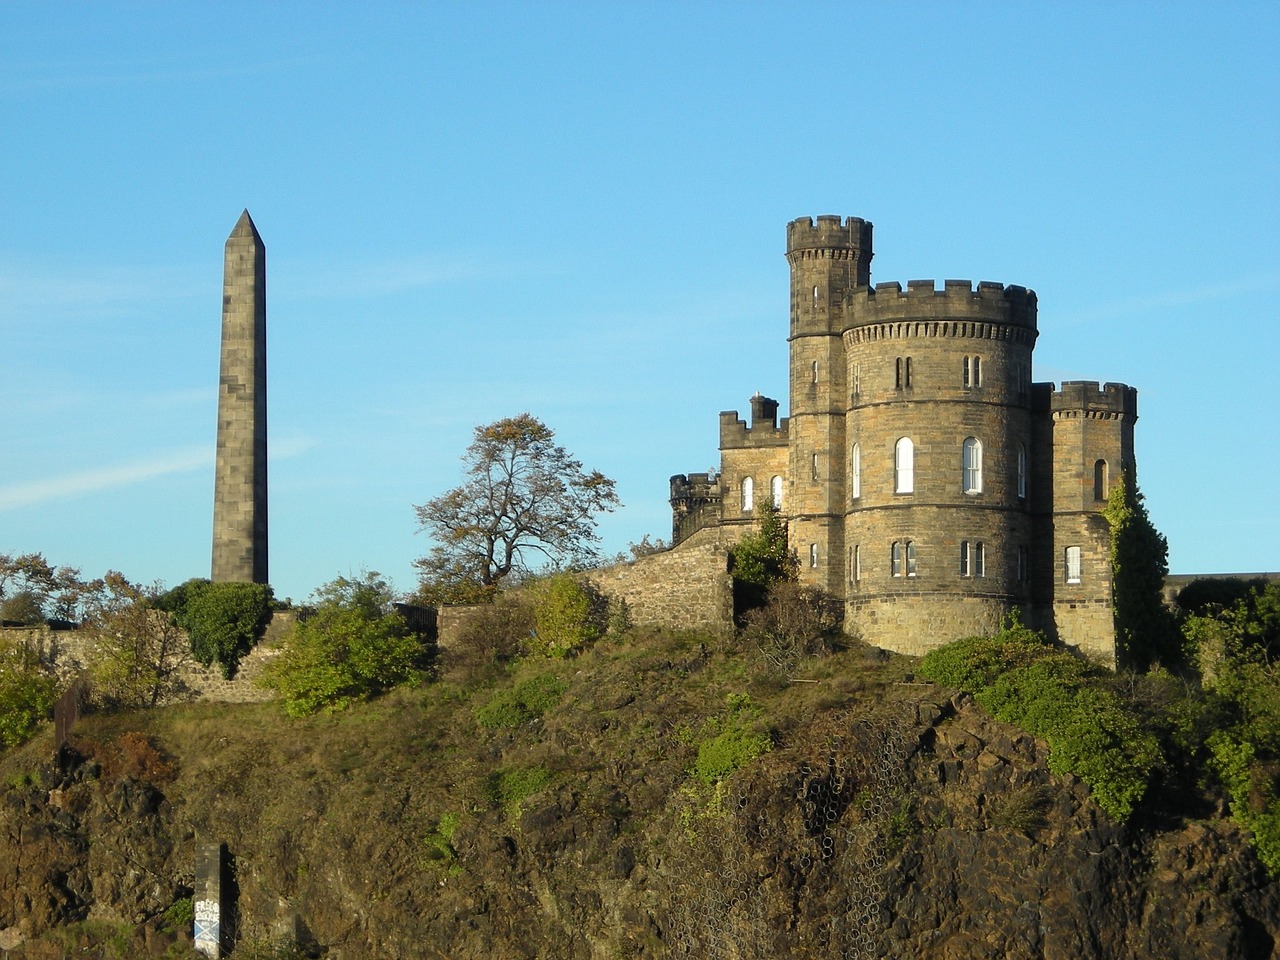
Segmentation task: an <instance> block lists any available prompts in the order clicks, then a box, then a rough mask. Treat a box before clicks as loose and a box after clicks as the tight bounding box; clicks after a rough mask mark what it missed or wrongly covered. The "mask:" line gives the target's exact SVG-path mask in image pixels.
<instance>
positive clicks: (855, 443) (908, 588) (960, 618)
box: [793, 280, 1039, 653]
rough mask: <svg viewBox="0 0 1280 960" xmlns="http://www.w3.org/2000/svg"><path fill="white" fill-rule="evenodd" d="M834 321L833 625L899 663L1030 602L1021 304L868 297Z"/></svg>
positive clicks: (991, 286)
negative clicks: (839, 426)
mask: <svg viewBox="0 0 1280 960" xmlns="http://www.w3.org/2000/svg"><path fill="white" fill-rule="evenodd" d="M843 319H844V329H843V336H842V341H843V347H844V359H845V371H844V377H843V380H844V382H845V383H846V384H847V387H848V389H847V393H846V395H845V397H844V398H843V399H844V400H845V411H846V413H845V417H844V434H845V437H844V439H845V446H844V454H845V462H844V472H845V475H846V477H847V480H846V482H845V484H844V492H845V502H844V503H843V504H842V507H843V515H844V516H843V526H844V531H843V541H844V548H845V583H844V584H842V587H843V589H842V590H840V591H839V593H841V594H843V595H844V596H845V597H846V618H847V623H848V624H849V625H850V626H851V627H853V628H855V629H856V630H858V631H860V632H861V633H862V635H863V637H864V639H866V640H867V641H868V642H870V643H873V644H875V645H877V646H881V647H886V648H889V649H893V650H898V651H900V652H903V653H921V652H924V650H925V649H928V647H929V646H932V645H934V643H935V642H936V641H935V639H934V638H937V637H948V638H952V637H957V636H965V635H968V634H977V633H986V632H989V631H991V630H992V629H994V628H996V627H998V625H999V623H1000V620H1001V618H1002V617H1003V616H1004V615H1005V614H1006V613H1007V612H1008V611H1009V609H1010V608H1011V607H1014V606H1021V607H1023V608H1024V609H1026V608H1027V607H1028V606H1029V604H1030V602H1031V599H1032V596H1033V591H1032V587H1031V569H1030V568H1031V563H1030V556H1031V552H1032V548H1033V546H1034V543H1035V538H1036V533H1037V531H1036V528H1035V526H1034V522H1035V517H1036V514H1037V512H1038V510H1039V507H1038V505H1036V504H1033V502H1032V499H1031V498H1032V490H1033V488H1034V481H1033V478H1032V476H1031V474H1032V471H1033V468H1034V467H1035V464H1036V458H1035V457H1034V456H1033V447H1034V446H1035V443H1036V438H1035V436H1033V429H1034V417H1033V411H1032V402H1031V352H1032V348H1033V347H1034V345H1035V340H1036V335H1037V332H1036V297H1035V294H1034V293H1032V292H1031V291H1028V290H1026V289H1024V288H1022V287H1015V286H1008V287H1005V286H1001V285H1000V284H995V283H980V284H979V285H978V287H977V289H976V290H975V289H973V287H972V285H971V284H970V283H969V282H968V281H955V280H948V281H946V284H945V286H944V288H943V289H942V290H938V289H936V288H935V285H934V282H933V281H932V280H925V281H916V280H913V281H911V282H910V283H909V284H908V285H907V290H906V291H905V292H904V291H903V290H902V287H901V285H900V284H896V283H890V284H879V285H877V286H876V287H875V288H874V289H869V288H862V289H858V290H855V291H853V292H851V293H850V294H849V296H848V298H847V300H846V302H845V304H844V318H843ZM793 355H794V354H793ZM793 422H794V421H793ZM802 559H803V552H802ZM907 598H910V599H911V601H912V602H910V603H902V602H899V601H901V600H904V599H907ZM917 647H919V649H917Z"/></svg>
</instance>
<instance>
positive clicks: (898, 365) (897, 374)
mask: <svg viewBox="0 0 1280 960" xmlns="http://www.w3.org/2000/svg"><path fill="white" fill-rule="evenodd" d="M893 387H894V389H895V390H901V389H902V358H901V357H899V358H898V359H897V360H896V361H894V367H893Z"/></svg>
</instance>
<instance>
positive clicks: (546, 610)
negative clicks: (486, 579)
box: [525, 573, 608, 657]
mask: <svg viewBox="0 0 1280 960" xmlns="http://www.w3.org/2000/svg"><path fill="white" fill-rule="evenodd" d="M528 590H529V593H530V595H531V597H532V602H533V619H534V628H535V629H534V633H533V635H532V636H530V637H528V639H527V640H526V641H525V646H526V647H527V648H528V650H529V652H530V653H534V654H540V655H542V656H547V657H563V656H567V655H569V654H572V653H576V652H578V651H579V650H581V649H582V648H583V647H585V646H586V645H588V644H590V643H594V642H595V641H596V640H598V639H600V637H601V636H603V634H604V631H605V625H606V622H607V617H608V608H607V605H606V603H605V601H604V598H603V597H601V596H600V595H599V594H598V593H597V592H596V591H594V590H592V589H591V588H590V585H589V584H584V583H583V582H582V581H581V580H580V579H579V578H578V577H575V576H573V575H572V574H568V573H556V574H552V575H551V576H548V577H544V578H542V579H540V580H537V581H535V582H534V583H532V584H531V585H530V586H529V587H528Z"/></svg>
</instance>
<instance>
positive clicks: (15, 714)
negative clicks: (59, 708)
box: [0, 636, 58, 747]
mask: <svg viewBox="0 0 1280 960" xmlns="http://www.w3.org/2000/svg"><path fill="white" fill-rule="evenodd" d="M57 699H58V687H57V681H56V680H55V679H54V678H53V676H52V674H50V673H49V672H48V671H47V670H45V668H44V667H43V665H41V663H40V658H39V657H37V656H36V655H35V653H34V652H33V651H32V650H30V649H29V648H28V647H27V646H26V644H23V643H19V642H18V641H16V640H13V639H10V638H7V637H3V636H0V746H5V747H13V746H17V745H18V744H20V743H22V742H23V741H25V740H26V739H27V738H28V737H30V736H31V734H32V733H33V732H35V729H36V727H37V726H38V725H39V723H40V721H41V720H44V719H45V718H46V717H48V716H49V712H50V711H51V710H52V709H53V705H54V703H55V702H56V701H57Z"/></svg>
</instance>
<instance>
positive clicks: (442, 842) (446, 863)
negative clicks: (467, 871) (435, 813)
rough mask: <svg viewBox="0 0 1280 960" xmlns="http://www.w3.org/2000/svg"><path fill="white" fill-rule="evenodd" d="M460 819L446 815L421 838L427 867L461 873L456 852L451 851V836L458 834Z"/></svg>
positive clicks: (456, 816)
mask: <svg viewBox="0 0 1280 960" xmlns="http://www.w3.org/2000/svg"><path fill="white" fill-rule="evenodd" d="M461 822H462V818H461V817H460V816H459V815H458V814H456V813H446V814H444V815H443V816H441V817H440V819H439V820H437V821H436V823H435V826H434V827H432V828H431V829H430V830H428V831H427V832H426V833H425V834H424V835H423V837H422V846H423V851H424V859H425V863H426V865H427V866H433V867H444V868H446V869H447V870H448V871H449V872H450V873H458V872H461V867H460V866H459V865H458V862H457V861H458V851H456V850H454V849H453V836H454V834H455V833H457V832H458V825H459V824H460V823H461Z"/></svg>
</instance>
